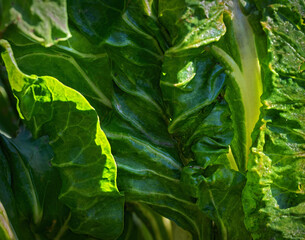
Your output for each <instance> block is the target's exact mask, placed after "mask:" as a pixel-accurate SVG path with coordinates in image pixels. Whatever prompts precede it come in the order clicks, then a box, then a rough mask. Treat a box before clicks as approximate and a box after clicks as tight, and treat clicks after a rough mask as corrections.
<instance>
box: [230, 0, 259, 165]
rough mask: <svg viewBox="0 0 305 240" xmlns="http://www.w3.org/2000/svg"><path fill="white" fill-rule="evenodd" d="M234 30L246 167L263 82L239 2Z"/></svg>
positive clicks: (235, 11)
mask: <svg viewBox="0 0 305 240" xmlns="http://www.w3.org/2000/svg"><path fill="white" fill-rule="evenodd" d="M233 3H234V4H233V14H234V16H233V28H234V34H235V36H236V42H237V44H238V48H239V53H240V60H241V65H242V69H241V73H242V77H243V78H242V79H240V78H237V79H236V82H237V84H238V85H239V87H240V91H241V96H242V101H243V105H244V108H245V125H246V159H245V166H247V161H248V157H249V152H250V148H251V145H252V139H251V133H252V132H253V129H254V127H255V124H256V122H257V121H258V119H259V114H260V107H261V102H260V96H261V95H262V92H263V90H262V81H261V73H260V66H259V61H258V56H257V52H256V45H255V40H254V34H253V31H252V28H251V26H250V24H249V22H248V19H247V18H246V16H245V15H244V14H243V13H242V11H241V9H240V7H239V1H238V0H234V2H233Z"/></svg>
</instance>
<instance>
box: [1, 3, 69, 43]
mask: <svg viewBox="0 0 305 240" xmlns="http://www.w3.org/2000/svg"><path fill="white" fill-rule="evenodd" d="M10 24H15V25H16V26H17V27H18V29H19V31H20V32H21V33H22V34H23V35H24V36H26V37H27V38H29V39H32V40H33V41H36V42H39V43H41V44H42V45H44V46H46V47H49V46H52V45H53V44H55V43H57V42H59V41H62V40H66V39H68V38H69V37H71V33H70V31H69V28H68V16H67V3H66V1H65V0H51V1H40V0H31V1H23V0H0V32H2V31H4V30H5V28H6V27H8V26H9V25H10Z"/></svg>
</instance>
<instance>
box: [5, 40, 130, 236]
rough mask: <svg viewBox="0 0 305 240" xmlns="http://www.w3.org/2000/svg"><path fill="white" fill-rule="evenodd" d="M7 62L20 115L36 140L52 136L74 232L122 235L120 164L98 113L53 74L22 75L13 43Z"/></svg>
mask: <svg viewBox="0 0 305 240" xmlns="http://www.w3.org/2000/svg"><path fill="white" fill-rule="evenodd" d="M1 46H2V48H4V51H2V54H1V55H2V58H3V60H4V62H5V64H6V68H7V71H8V76H9V81H10V84H11V87H12V90H13V93H14V95H15V96H16V98H17V100H18V103H17V104H18V105H17V108H18V111H19V114H20V116H21V117H22V118H23V119H24V121H25V123H26V124H27V126H28V127H29V128H30V129H31V130H32V132H33V135H34V137H38V136H43V135H48V136H49V139H50V144H51V146H52V149H53V151H54V154H55V157H54V159H53V160H52V165H53V166H56V167H58V169H59V172H60V175H61V179H62V182H63V185H62V189H61V193H60V196H59V198H60V199H61V200H62V201H63V202H64V203H65V204H66V205H67V206H68V207H69V208H70V209H71V212H72V216H71V220H70V228H71V229H72V230H73V231H75V232H77V233H86V234H90V235H92V236H98V237H102V238H104V239H111V238H115V236H118V235H119V234H120V233H121V231H122V224H123V202H124V199H123V197H122V195H121V194H120V193H119V192H118V189H117V186H116V164H115V162H114V159H113V157H112V155H111V152H110V146H109V143H108V141H107V139H106V137H105V135H104V133H103V132H102V130H101V129H100V126H99V119H98V116H97V114H96V112H95V110H94V109H93V108H92V107H91V106H90V104H89V103H88V102H87V100H86V99H85V98H84V97H83V96H82V95H81V94H80V93H78V92H77V91H75V90H73V89H71V88H68V87H66V86H65V85H63V84H62V83H60V82H59V81H58V80H57V79H55V78H53V77H49V76H44V77H38V76H35V75H31V76H29V75H26V74H24V73H22V72H21V71H20V70H19V69H18V67H17V64H16V62H15V59H14V57H13V54H12V50H11V48H10V46H9V44H8V43H7V42H6V41H4V40H1ZM106 219H107V220H106Z"/></svg>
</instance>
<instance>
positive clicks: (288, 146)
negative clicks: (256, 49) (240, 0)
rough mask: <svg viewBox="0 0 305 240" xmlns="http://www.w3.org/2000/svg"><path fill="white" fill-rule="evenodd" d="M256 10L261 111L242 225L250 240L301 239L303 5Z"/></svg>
mask: <svg viewBox="0 0 305 240" xmlns="http://www.w3.org/2000/svg"><path fill="white" fill-rule="evenodd" d="M255 4H256V7H257V8H258V9H259V11H261V15H260V18H261V19H260V21H261V25H262V27H263V29H264V31H265V34H264V35H261V37H264V38H265V39H266V42H267V45H266V46H265V48H263V47H261V51H262V52H263V51H265V54H264V55H263V54H262V55H261V56H260V61H261V62H262V73H263V75H262V78H263V82H264V94H263V96H262V103H263V109H262V114H261V118H260V123H259V125H258V126H257V129H256V132H255V135H256V136H257V137H256V141H255V143H254V145H253V148H252V153H251V157H250V161H249V172H248V174H247V179H248V181H247V185H246V187H245V190H244V193H243V204H244V209H245V215H246V225H247V228H248V229H249V230H250V231H251V232H252V236H253V238H254V239H304V238H305V221H304V220H305V212H304V209H305V207H304V206H305V205H304V204H305V194H304V186H305V177H304V176H305V170H304V163H305V161H304V149H305V144H304V143H305V137H304V133H305V125H304V116H305V101H304V96H305V89H304V88H305V85H304V80H305V75H304V73H303V70H302V64H303V62H304V59H305V52H304V47H305V42H304V39H305V28H304V24H303V18H304V10H305V8H304V2H303V1H268V4H266V3H265V2H262V1H255ZM253 24H254V23H253ZM258 46H261V45H258Z"/></svg>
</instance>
